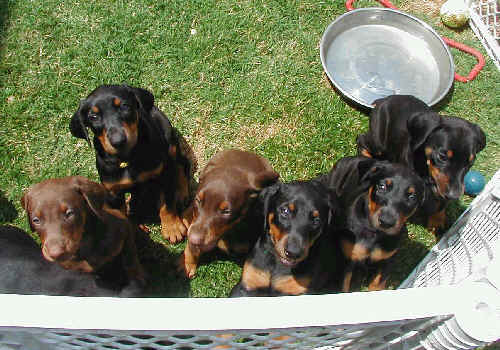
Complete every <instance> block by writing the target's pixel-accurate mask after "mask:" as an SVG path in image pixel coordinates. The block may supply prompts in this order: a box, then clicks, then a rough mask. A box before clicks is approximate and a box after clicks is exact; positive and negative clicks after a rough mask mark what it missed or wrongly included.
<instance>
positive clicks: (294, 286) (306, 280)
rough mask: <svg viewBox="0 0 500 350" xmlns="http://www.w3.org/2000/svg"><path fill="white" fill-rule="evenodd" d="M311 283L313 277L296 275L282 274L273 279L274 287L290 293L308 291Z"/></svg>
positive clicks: (284, 292) (296, 293)
mask: <svg viewBox="0 0 500 350" xmlns="http://www.w3.org/2000/svg"><path fill="white" fill-rule="evenodd" d="M310 284H311V277H309V276H304V277H295V276H282V277H278V278H277V279H275V280H273V282H272V287H273V289H275V290H277V291H279V292H281V293H283V294H289V295H300V294H304V293H307V291H308V290H309V285H310Z"/></svg>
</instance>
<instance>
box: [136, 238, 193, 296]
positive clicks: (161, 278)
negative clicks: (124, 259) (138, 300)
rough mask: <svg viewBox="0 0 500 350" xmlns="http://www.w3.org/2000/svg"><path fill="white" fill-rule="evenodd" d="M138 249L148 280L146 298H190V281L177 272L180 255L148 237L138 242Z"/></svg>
mask: <svg viewBox="0 0 500 350" xmlns="http://www.w3.org/2000/svg"><path fill="white" fill-rule="evenodd" d="M137 249H138V253H139V259H140V260H141V263H142V265H143V267H144V269H145V270H146V274H147V279H148V288H147V290H146V293H145V296H146V297H154V298H167V297H168V298H186V297H188V296H189V291H190V285H189V280H187V279H186V278H184V277H183V276H181V275H179V274H178V273H177V272H176V262H177V259H178V255H176V254H174V253H173V252H172V251H171V250H170V249H168V247H166V246H165V245H164V244H163V243H160V242H157V241H155V240H153V239H151V238H150V237H149V236H148V235H144V236H143V237H141V238H139V239H138V240H137Z"/></svg>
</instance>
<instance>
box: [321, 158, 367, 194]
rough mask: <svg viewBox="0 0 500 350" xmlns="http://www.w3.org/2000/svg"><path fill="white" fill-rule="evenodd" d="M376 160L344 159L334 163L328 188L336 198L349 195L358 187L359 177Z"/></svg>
mask: <svg viewBox="0 0 500 350" xmlns="http://www.w3.org/2000/svg"><path fill="white" fill-rule="evenodd" d="M376 162H377V160H375V159H373V158H365V157H345V158H342V159H340V160H339V161H338V162H337V163H335V165H334V167H333V169H332V171H331V172H330V175H329V178H330V180H329V183H328V186H329V187H330V188H332V189H333V190H334V193H335V196H336V197H344V196H345V195H349V192H352V191H353V190H354V189H356V188H358V187H359V184H360V183H361V177H362V176H363V175H364V174H365V173H366V172H367V171H368V169H370V168H371V167H372V165H373V164H375V163H376Z"/></svg>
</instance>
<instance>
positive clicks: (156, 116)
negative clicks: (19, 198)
mask: <svg viewBox="0 0 500 350" xmlns="http://www.w3.org/2000/svg"><path fill="white" fill-rule="evenodd" d="M87 128H90V129H91V130H92V132H93V134H94V142H93V144H94V148H95V154H96V165H97V171H98V173H99V177H100V179H101V182H102V184H103V185H104V187H105V188H106V189H107V190H108V191H110V193H112V194H113V195H114V197H115V201H114V205H113V206H114V207H122V208H124V207H125V196H124V194H125V193H127V192H129V193H130V194H131V197H130V202H129V216H130V217H131V218H133V219H134V220H136V221H137V222H139V223H141V222H142V223H143V222H144V221H146V220H147V219H149V217H148V215H150V213H151V212H153V213H154V216H156V217H157V216H158V215H159V217H160V220H161V232H162V236H163V237H164V238H165V239H168V240H169V241H170V242H172V243H175V242H179V241H181V240H182V239H183V237H184V236H185V235H186V232H187V228H186V227H185V226H184V224H183V222H182V219H181V213H182V211H183V210H184V209H185V206H186V205H187V203H188V202H189V200H190V197H191V184H192V175H193V173H194V172H195V170H196V169H195V165H194V163H193V162H194V156H193V153H192V150H191V149H190V147H189V146H188V145H187V143H186V141H185V140H184V139H183V138H182V137H181V136H180V135H179V133H178V132H177V130H176V129H175V128H174V127H172V125H171V124H170V121H169V120H168V119H167V117H166V116H165V115H164V114H163V113H162V112H161V111H160V110H159V109H158V108H157V107H156V106H155V105H154V97H153V95H152V94H151V93H150V92H149V91H147V90H144V89H140V88H134V87H130V86H127V85H102V86H99V87H98V88H96V89H95V90H94V91H92V92H91V93H90V94H89V95H88V96H87V98H86V99H84V100H82V101H81V103H80V107H79V108H78V110H77V111H76V112H75V114H74V115H73V117H72V118H71V122H70V130H71V134H72V135H73V136H75V137H79V138H83V139H86V140H87V141H88V142H89V144H90V139H89V135H88V132H87Z"/></svg>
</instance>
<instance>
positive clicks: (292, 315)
mask: <svg viewBox="0 0 500 350" xmlns="http://www.w3.org/2000/svg"><path fill="white" fill-rule="evenodd" d="M499 237H500V170H499V171H498V172H497V174H496V175H495V176H494V177H493V179H492V180H491V181H489V183H488V184H487V186H486V187H485V189H484V190H483V192H482V193H481V195H479V196H478V197H477V198H476V199H475V200H474V201H473V203H472V204H471V205H470V207H469V208H468V209H467V210H466V212H465V213H464V214H463V215H462V216H461V217H460V218H459V219H458V220H457V221H456V223H455V224H454V225H453V226H452V227H451V228H450V230H449V231H448V232H447V234H446V235H445V236H444V237H443V239H442V240H441V241H440V242H439V244H438V245H437V246H436V247H434V248H433V249H432V250H431V252H430V253H429V254H428V255H427V256H426V257H425V258H424V259H423V261H422V262H421V263H420V264H419V265H418V266H417V268H416V269H415V270H414V271H413V273H411V274H410V276H409V277H408V278H407V280H406V281H405V282H404V283H403V284H402V286H401V287H402V289H397V290H385V291H380V292H363V293H361V292H359V293H345V294H337V295H333V294H332V295H316V296H309V295H307V296H297V297H278V298H238V299H226V298H220V299H208V298H191V299H189V298H178V299H172V298H165V299H162V298H151V299H114V298H75V297H49V296H21V295H0V350H6V349H9V350H12V349H16V350H17V349H29V350H31V349H33V350H38V349H40V350H44V349H51V350H52V349H103V350H104V349H106V350H108V349H141V350H160V349H161V350H164V349H184V350H186V349H214V348H217V347H218V346H224V347H223V348H224V349H226V348H233V349H316V350H333V349H342V350H344V349H345V350H347V349H363V350H366V349H371V350H377V349H440V350H441V349H471V348H474V347H477V346H481V345H485V344H488V343H489V342H491V341H494V340H496V339H498V338H500V291H499V289H500V261H499V260H500V241H499ZM417 287H418V288H417ZM219 348H221V347H219Z"/></svg>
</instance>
